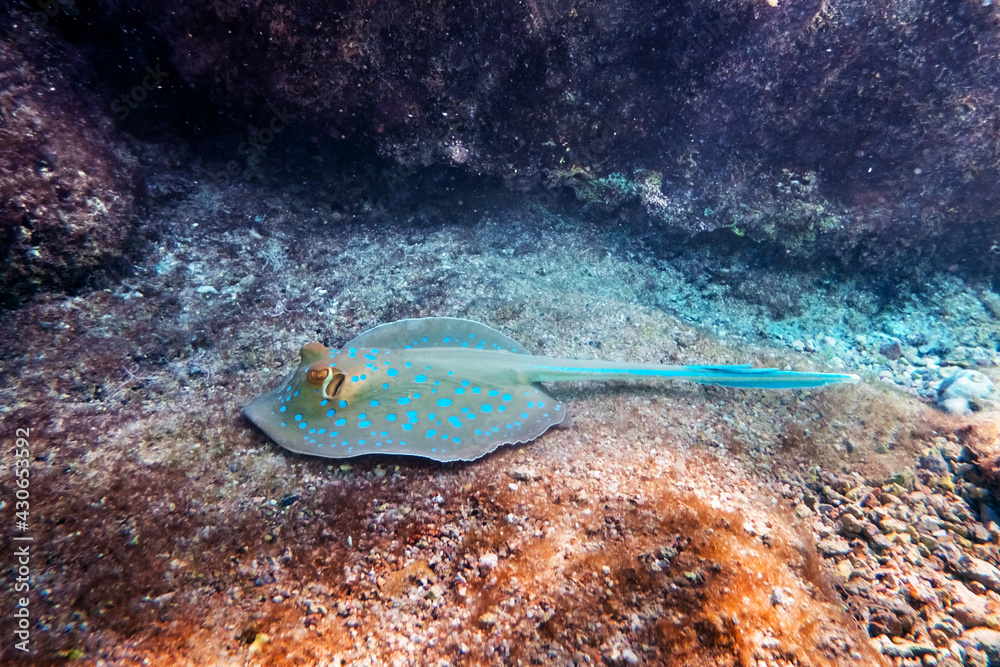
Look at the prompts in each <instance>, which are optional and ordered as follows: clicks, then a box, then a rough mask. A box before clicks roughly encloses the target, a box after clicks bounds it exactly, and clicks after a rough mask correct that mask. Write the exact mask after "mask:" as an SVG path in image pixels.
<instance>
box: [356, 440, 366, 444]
mask: <svg viewBox="0 0 1000 667" xmlns="http://www.w3.org/2000/svg"><path fill="white" fill-rule="evenodd" d="M366 442H368V441H367V440H358V444H359V445H363V444H365V443H366Z"/></svg>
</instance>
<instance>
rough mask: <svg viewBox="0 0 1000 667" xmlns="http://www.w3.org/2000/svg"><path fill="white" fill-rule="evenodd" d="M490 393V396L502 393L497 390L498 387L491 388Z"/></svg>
mask: <svg viewBox="0 0 1000 667" xmlns="http://www.w3.org/2000/svg"><path fill="white" fill-rule="evenodd" d="M489 395H490V396H499V395H500V392H499V391H497V390H496V389H490V391H489Z"/></svg>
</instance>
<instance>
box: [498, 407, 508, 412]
mask: <svg viewBox="0 0 1000 667" xmlns="http://www.w3.org/2000/svg"><path fill="white" fill-rule="evenodd" d="M497 410H499V411H500V412H506V411H507V406H506V405H498V406H497Z"/></svg>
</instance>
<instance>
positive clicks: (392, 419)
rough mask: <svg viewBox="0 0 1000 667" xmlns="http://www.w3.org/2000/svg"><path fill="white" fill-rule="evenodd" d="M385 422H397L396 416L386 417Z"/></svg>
mask: <svg viewBox="0 0 1000 667" xmlns="http://www.w3.org/2000/svg"><path fill="white" fill-rule="evenodd" d="M385 420H386V421H387V422H394V421H396V415H386V416H385Z"/></svg>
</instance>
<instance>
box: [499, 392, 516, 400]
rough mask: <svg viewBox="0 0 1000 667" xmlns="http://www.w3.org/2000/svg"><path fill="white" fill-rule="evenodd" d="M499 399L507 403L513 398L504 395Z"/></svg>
mask: <svg viewBox="0 0 1000 667" xmlns="http://www.w3.org/2000/svg"><path fill="white" fill-rule="evenodd" d="M500 398H502V399H503V400H505V401H509V400H511V399H512V398H514V397H513V396H511V395H510V394H504V395H503V396H501V397H500Z"/></svg>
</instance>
